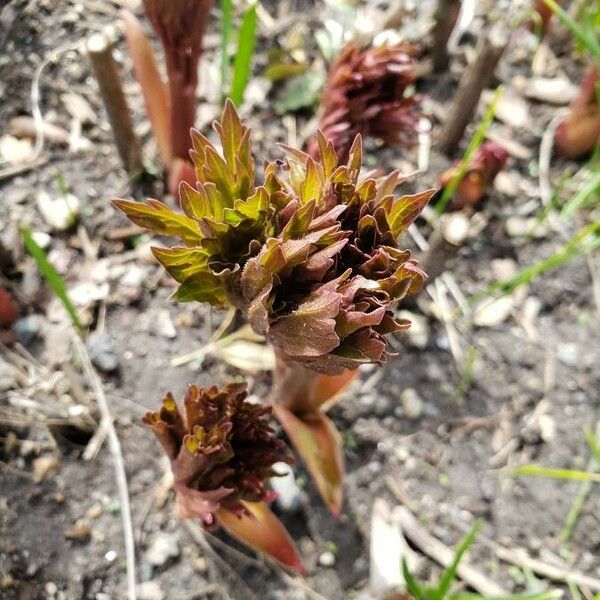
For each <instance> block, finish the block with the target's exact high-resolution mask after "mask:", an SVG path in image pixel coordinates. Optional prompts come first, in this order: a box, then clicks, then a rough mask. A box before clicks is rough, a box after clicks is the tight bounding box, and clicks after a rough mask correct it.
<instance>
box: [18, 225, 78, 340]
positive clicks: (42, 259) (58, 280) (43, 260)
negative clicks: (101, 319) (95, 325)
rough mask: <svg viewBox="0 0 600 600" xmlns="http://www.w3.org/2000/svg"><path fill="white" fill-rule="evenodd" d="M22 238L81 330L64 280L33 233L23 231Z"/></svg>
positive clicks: (72, 320) (43, 275)
mask: <svg viewBox="0 0 600 600" xmlns="http://www.w3.org/2000/svg"><path fill="white" fill-rule="evenodd" d="M21 238H22V240H23V243H24V244H25V248H26V249H27V252H29V254H30V255H31V256H32V257H33V260H34V261H35V263H36V265H37V267H38V269H39V271H40V273H41V274H42V277H43V278H44V279H45V280H46V281H47V282H48V284H49V285H50V287H51V288H52V291H53V292H54V294H55V295H56V297H57V298H58V299H59V300H60V302H61V303H62V305H63V306H64V308H65V310H66V311H67V313H68V314H69V317H70V318H71V322H72V323H73V325H74V326H75V327H76V328H77V329H81V321H80V320H79V315H78V314H77V310H76V309H75V306H74V305H73V303H72V302H71V299H70V298H69V295H68V294H67V287H66V285H65V282H64V279H63V278H62V277H61V276H60V275H59V274H58V272H57V271H56V269H55V268H54V267H53V266H52V265H51V264H50V262H49V261H48V258H47V256H46V253H45V252H44V250H43V249H42V248H40V247H39V246H38V244H37V242H36V241H35V240H34V239H33V236H32V235H31V231H30V230H29V229H27V228H23V229H21Z"/></svg>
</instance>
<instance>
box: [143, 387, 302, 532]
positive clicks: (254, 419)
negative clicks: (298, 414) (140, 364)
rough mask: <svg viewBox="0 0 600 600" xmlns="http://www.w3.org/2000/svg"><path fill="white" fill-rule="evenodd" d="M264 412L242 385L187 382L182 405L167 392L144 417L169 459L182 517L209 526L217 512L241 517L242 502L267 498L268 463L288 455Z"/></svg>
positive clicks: (244, 510) (243, 512)
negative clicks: (248, 399)
mask: <svg viewBox="0 0 600 600" xmlns="http://www.w3.org/2000/svg"><path fill="white" fill-rule="evenodd" d="M270 412H271V409H270V408H267V407H263V406H260V405H255V404H251V403H250V402H248V401H247V400H246V386H245V385H233V384H232V385H228V386H225V387H224V388H223V389H218V388H216V387H211V388H199V387H198V386H195V385H190V386H189V387H188V389H187V391H186V394H185V396H184V399H183V410H182V409H180V408H179V407H178V406H177V403H176V402H175V399H174V398H173V396H172V395H171V394H170V393H169V394H167V395H166V397H165V399H164V400H163V403H162V406H161V408H160V410H159V411H157V412H153V413H148V414H147V415H146V416H145V417H144V422H145V423H147V424H149V425H150V426H151V427H152V430H153V431H154V434H155V435H156V437H157V438H158V440H159V441H160V443H161V445H162V446H163V448H164V450H165V452H166V453H167V455H168V457H169V458H170V460H171V466H172V469H173V476H174V487H175V491H176V493H177V497H178V500H179V509H180V512H181V516H182V517H184V518H189V517H199V518H200V519H201V520H202V522H203V523H204V525H205V526H206V527H211V526H214V525H215V524H216V515H217V514H218V513H219V511H222V510H226V511H228V512H230V513H233V514H235V515H237V516H239V517H242V516H243V515H247V514H248V510H247V508H246V506H245V504H244V502H260V501H270V500H272V499H273V493H272V492H270V491H268V490H267V488H266V485H265V482H266V480H267V479H268V478H269V477H272V476H273V475H275V473H274V471H273V468H272V466H273V464H274V463H276V462H279V461H285V462H291V459H290V458H289V457H288V456H287V454H286V453H285V444H284V442H283V441H281V440H279V439H278V438H277V437H275V434H274V433H273V430H272V429H271V427H270V426H269V424H268V421H267V417H268V415H269V414H270Z"/></svg>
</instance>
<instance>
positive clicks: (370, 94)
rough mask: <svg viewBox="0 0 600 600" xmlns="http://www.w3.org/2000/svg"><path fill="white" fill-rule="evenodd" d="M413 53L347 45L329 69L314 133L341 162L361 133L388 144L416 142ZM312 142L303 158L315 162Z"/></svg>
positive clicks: (404, 48) (401, 47)
mask: <svg viewBox="0 0 600 600" xmlns="http://www.w3.org/2000/svg"><path fill="white" fill-rule="evenodd" d="M415 53H416V49H415V48H414V47H413V46H412V45H411V44H409V43H407V42H401V43H398V44H386V45H383V46H377V47H373V48H366V49H363V48H359V47H358V46H357V45H356V44H354V43H350V44H348V45H347V46H346V47H345V48H344V49H343V50H342V52H341V53H340V55H339V57H338V58H337V59H336V61H335V62H334V63H333V65H332V66H331V68H330V69H329V75H328V77H327V85H326V87H325V91H324V93H323V100H322V103H321V104H322V108H321V110H322V114H321V118H320V124H319V126H320V129H321V130H322V131H323V134H324V135H325V137H326V138H327V139H329V140H331V141H332V143H333V147H334V148H335V151H336V153H337V154H338V156H339V157H340V158H341V159H342V160H346V159H347V158H348V153H349V151H350V148H351V146H352V143H353V141H354V138H355V137H356V136H357V135H358V134H361V135H363V136H372V137H374V138H378V139H381V140H383V141H384V142H385V143H386V144H389V145H396V144H398V145H402V146H410V145H412V144H413V143H414V141H415V140H416V135H417V125H418V122H419V118H420V97H419V96H418V95H417V94H414V93H412V92H411V91H410V88H411V86H412V85H413V84H414V83H415V81H416V79H417V75H416V70H415V66H416V61H415ZM318 150H319V145H318V142H317V139H316V138H315V139H313V140H312V141H311V144H310V146H309V154H311V156H313V157H316V156H317V154H318Z"/></svg>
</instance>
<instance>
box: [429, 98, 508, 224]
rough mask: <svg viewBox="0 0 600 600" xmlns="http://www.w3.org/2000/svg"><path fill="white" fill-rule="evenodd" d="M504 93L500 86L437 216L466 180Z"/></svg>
mask: <svg viewBox="0 0 600 600" xmlns="http://www.w3.org/2000/svg"><path fill="white" fill-rule="evenodd" d="M502 92H503V87H502V86H499V87H498V88H497V89H496V92H495V93H494V97H493V99H492V101H491V102H490V104H489V106H488V108H487V110H486V112H485V115H484V117H483V119H482V120H481V122H480V123H479V125H478V127H477V131H475V135H474V136H473V137H472V138H471V141H470V142H469V146H468V147H467V150H466V152H465V154H464V156H463V157H462V160H461V161H460V165H459V167H458V170H457V171H456V174H455V175H454V177H453V178H452V179H451V180H450V183H449V184H448V185H447V186H446V188H445V189H444V191H443V193H442V196H441V198H440V199H439V200H438V203H437V204H436V205H435V212H436V214H438V215H441V214H442V213H443V212H444V211H445V210H446V207H447V206H448V203H449V202H450V200H452V197H453V196H454V194H455V193H456V190H457V189H458V186H459V185H460V183H461V181H462V180H463V179H464V178H465V175H466V173H467V170H468V168H469V164H470V162H471V159H472V158H473V155H474V154H475V152H477V150H478V149H479V147H480V146H481V144H483V142H484V140H485V136H486V135H487V132H488V129H489V128H490V125H491V124H492V121H493V120H494V115H495V114H496V107H497V106H498V101H499V100H500V97H501V96H502Z"/></svg>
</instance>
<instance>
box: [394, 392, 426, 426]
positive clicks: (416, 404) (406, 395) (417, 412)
mask: <svg viewBox="0 0 600 600" xmlns="http://www.w3.org/2000/svg"><path fill="white" fill-rule="evenodd" d="M400 401H401V402H402V409H403V411H404V416H405V417H406V418H407V419H411V420H416V419H418V418H419V417H420V416H421V415H422V414H423V400H421V397H420V396H419V394H418V393H417V390H415V389H413V388H406V389H405V390H402V393H401V394H400Z"/></svg>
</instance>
